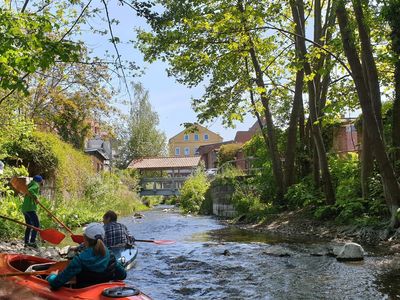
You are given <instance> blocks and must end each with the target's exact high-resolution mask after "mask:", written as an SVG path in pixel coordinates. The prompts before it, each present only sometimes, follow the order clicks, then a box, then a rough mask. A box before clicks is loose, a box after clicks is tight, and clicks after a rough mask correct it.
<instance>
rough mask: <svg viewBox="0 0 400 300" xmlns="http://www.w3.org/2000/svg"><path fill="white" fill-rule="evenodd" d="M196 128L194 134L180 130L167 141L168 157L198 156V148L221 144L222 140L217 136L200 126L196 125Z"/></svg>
mask: <svg viewBox="0 0 400 300" xmlns="http://www.w3.org/2000/svg"><path fill="white" fill-rule="evenodd" d="M196 128H197V130H195V131H194V132H186V131H185V130H182V131H181V132H179V133H178V134H177V135H175V136H173V137H172V138H170V139H169V142H168V146H169V155H170V156H193V155H199V153H198V149H199V147H200V146H202V145H209V144H215V143H221V142H222V140H223V139H222V137H221V136H220V135H219V134H217V133H215V132H212V131H211V130H208V129H207V128H205V127H203V126H201V125H196Z"/></svg>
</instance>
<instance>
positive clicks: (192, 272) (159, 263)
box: [125, 210, 400, 300]
mask: <svg viewBox="0 0 400 300" xmlns="http://www.w3.org/2000/svg"><path fill="white" fill-rule="evenodd" d="M144 215H145V217H144V218H143V219H141V220H140V222H138V221H135V220H132V219H126V220H125V224H127V225H128V227H129V229H130V230H131V231H132V232H133V233H134V235H135V236H136V237H137V238H155V239H175V240H177V243H176V244H174V245H168V246H156V245H152V244H144V243H143V244H140V247H139V251H140V252H139V256H138V262H137V267H136V268H135V269H134V270H131V271H130V273H129V274H128V279H129V280H130V281H132V282H133V283H134V284H135V285H136V286H138V287H139V288H141V289H142V290H143V291H144V292H146V293H147V294H149V295H150V296H152V297H153V298H154V299H156V300H181V299H182V300H183V299H185V300H187V299H230V300H232V299H238V300H239V299H396V290H397V289H398V288H397V287H398V286H399V285H400V278H399V276H398V275H396V274H399V273H396V274H387V276H388V277H387V278H385V275H382V274H385V272H384V270H385V268H382V266H381V262H382V261H383V260H384V258H381V257H379V256H378V257H367V258H366V259H365V261H364V262H358V263H339V262H337V261H336V259H334V258H332V257H329V256H326V255H324V253H326V251H327V248H328V246H327V244H326V242H323V241H304V240H303V241H301V240H296V239H294V240H292V239H288V238H282V237H279V236H267V235H265V234H260V235H254V234H253V233H249V232H246V231H240V230H239V231H238V230H237V229H232V228H225V226H223V225H221V224H219V223H218V221H217V220H215V219H213V218H209V217H186V216H181V215H179V214H177V213H173V212H172V213H164V212H162V211H161V210H155V211H150V212H146V213H144ZM319 253H322V254H319ZM273 254H277V255H273ZM280 254H286V255H280ZM313 254H315V255H313ZM396 276H397V277H396ZM393 278H397V281H396V280H395V281H393V284H392V285H389V284H388V281H389V280H392V279H393ZM385 287H386V289H385Z"/></svg>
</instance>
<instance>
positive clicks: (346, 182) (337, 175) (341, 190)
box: [329, 153, 361, 203]
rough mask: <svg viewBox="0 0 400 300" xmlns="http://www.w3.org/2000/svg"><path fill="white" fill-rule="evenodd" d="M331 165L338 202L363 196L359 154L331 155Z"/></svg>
mask: <svg viewBox="0 0 400 300" xmlns="http://www.w3.org/2000/svg"><path fill="white" fill-rule="evenodd" d="M329 167H330V171H331V175H332V181H333V184H334V186H335V187H336V201H337V202H338V203H340V202H341V201H349V199H357V198H359V197H361V182H360V166H359V161H358V157H357V154H355V153H353V154H347V155H346V156H337V155H331V156H330V157H329Z"/></svg>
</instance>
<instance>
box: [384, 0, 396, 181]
mask: <svg viewBox="0 0 400 300" xmlns="http://www.w3.org/2000/svg"><path fill="white" fill-rule="evenodd" d="M382 15H383V17H384V19H385V20H386V22H387V23H388V24H389V26H390V29H391V33H390V39H391V42H392V45H391V54H392V57H391V59H392V63H393V64H394V74H393V81H394V101H393V112H392V145H393V148H394V149H393V158H394V161H395V166H396V162H397V163H398V162H399V161H400V2H399V1H397V0H389V1H385V2H384V6H383V8H382ZM397 168H399V166H397ZM397 172H398V175H400V170H399V169H397Z"/></svg>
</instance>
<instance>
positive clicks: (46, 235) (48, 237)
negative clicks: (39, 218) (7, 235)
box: [0, 215, 65, 245]
mask: <svg viewBox="0 0 400 300" xmlns="http://www.w3.org/2000/svg"><path fill="white" fill-rule="evenodd" d="M0 218H3V219H6V220H9V221H12V222H15V223H17V224H20V225H24V226H26V227H29V228H32V229H33V230H36V231H37V232H39V235H40V237H41V238H42V240H45V241H47V242H49V243H52V244H55V245H58V244H59V243H61V241H62V240H63V239H64V238H65V234H63V233H62V232H59V231H58V230H56V229H53V228H49V229H40V228H38V227H35V226H32V225H29V224H26V223H24V222H21V221H18V220H14V219H11V218H9V217H6V216H2V215H0Z"/></svg>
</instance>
